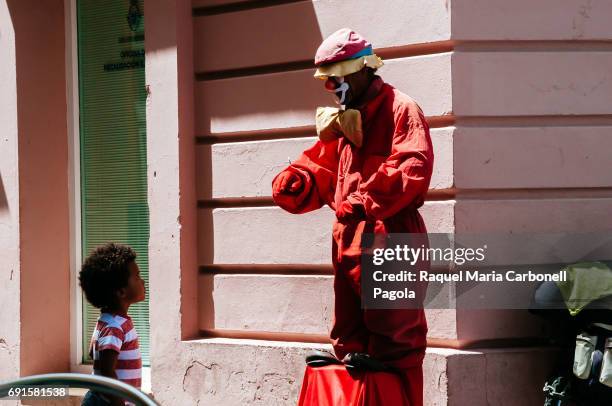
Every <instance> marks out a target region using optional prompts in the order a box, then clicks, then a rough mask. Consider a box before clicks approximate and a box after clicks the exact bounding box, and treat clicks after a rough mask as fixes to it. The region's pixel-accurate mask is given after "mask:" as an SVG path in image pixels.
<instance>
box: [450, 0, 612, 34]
mask: <svg viewBox="0 0 612 406" xmlns="http://www.w3.org/2000/svg"><path fill="white" fill-rule="evenodd" d="M611 15H612V3H611V2H610V1H609V0H572V1H567V2H564V1H562V2H560V1H558V0H538V1H531V0H515V1H512V2H509V1H505V0H470V1H455V2H453V4H452V27H453V28H452V36H453V39H456V40H601V39H610V38H612V25H611V24H610V16H611Z"/></svg>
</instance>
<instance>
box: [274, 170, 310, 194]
mask: <svg viewBox="0 0 612 406" xmlns="http://www.w3.org/2000/svg"><path fill="white" fill-rule="evenodd" d="M303 187H304V182H303V181H302V178H301V177H300V175H298V174H297V173H295V172H291V171H284V172H282V173H280V174H279V175H278V177H277V178H276V179H275V180H274V184H273V185H272V193H273V194H274V195H275V196H277V195H279V194H281V193H299V191H300V190H301V189H302V188H303Z"/></svg>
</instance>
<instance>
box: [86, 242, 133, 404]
mask: <svg viewBox="0 0 612 406" xmlns="http://www.w3.org/2000/svg"><path fill="white" fill-rule="evenodd" d="M135 260H136V253H135V252H134V250H132V249H131V248H130V247H127V246H124V245H120V244H114V243H109V244H106V245H104V246H101V247H98V248H97V249H95V250H94V251H93V252H92V253H91V254H90V255H89V257H88V258H87V259H86V260H85V263H84V264H83V266H82V268H81V272H80V273H79V281H80V283H81V288H82V289H83V292H85V297H86V298H87V300H88V301H89V303H91V304H92V305H93V306H94V307H97V308H99V309H100V317H99V318H98V322H97V324H96V328H95V330H94V333H93V336H92V339H91V345H90V349H89V354H90V356H91V357H92V358H93V360H94V374H95V375H102V376H106V377H109V378H114V379H119V380H120V381H122V382H125V383H127V384H130V385H133V386H135V387H137V388H138V389H140V383H141V382H140V381H141V374H142V359H141V356H140V350H139V349H138V335H137V334H136V329H135V328H134V324H133V323H132V319H131V318H130V316H128V314H127V313H128V309H129V307H130V305H132V304H134V303H137V302H140V301H143V300H144V299H145V285H144V280H142V278H141V277H140V270H139V269H138V265H136V261H135ZM82 405H85V406H98V405H112V406H124V401H123V400H121V399H119V398H116V397H113V396H109V395H106V394H101V393H99V392H92V391H89V392H88V393H87V395H86V396H85V399H84V400H83V403H82Z"/></svg>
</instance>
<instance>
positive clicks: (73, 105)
mask: <svg viewBox="0 0 612 406" xmlns="http://www.w3.org/2000/svg"><path fill="white" fill-rule="evenodd" d="M64 27H65V41H66V43H65V47H66V61H65V63H66V101H67V117H66V123H67V125H68V140H69V142H68V148H69V151H68V154H69V155H68V188H69V190H68V192H69V202H70V309H71V311H70V371H71V372H80V373H91V372H92V369H93V367H92V366H91V365H88V364H84V363H83V361H82V360H83V348H82V335H83V299H82V297H83V295H82V294H81V288H80V287H79V280H78V276H79V270H80V268H81V263H82V255H81V250H82V246H81V180H80V178H81V156H80V155H81V148H80V126H79V59H78V32H77V15H76V0H64Z"/></svg>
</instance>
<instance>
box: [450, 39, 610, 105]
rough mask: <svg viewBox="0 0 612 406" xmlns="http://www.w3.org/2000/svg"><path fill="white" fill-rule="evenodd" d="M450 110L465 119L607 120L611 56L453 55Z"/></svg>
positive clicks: (603, 54) (465, 53)
mask: <svg viewBox="0 0 612 406" xmlns="http://www.w3.org/2000/svg"><path fill="white" fill-rule="evenodd" d="M453 110H454V112H455V114H456V115H466V116H532V115H562V114H566V115H580V114H612V52H588V51H585V52H556V51H554V52H458V53H455V54H454V55H453Z"/></svg>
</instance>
